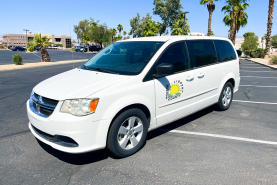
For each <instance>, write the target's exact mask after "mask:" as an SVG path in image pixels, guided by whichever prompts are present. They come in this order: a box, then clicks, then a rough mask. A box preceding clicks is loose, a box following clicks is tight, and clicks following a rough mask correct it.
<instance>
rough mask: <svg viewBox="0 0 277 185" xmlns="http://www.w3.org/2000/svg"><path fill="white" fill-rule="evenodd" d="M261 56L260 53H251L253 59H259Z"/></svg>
mask: <svg viewBox="0 0 277 185" xmlns="http://www.w3.org/2000/svg"><path fill="white" fill-rule="evenodd" d="M259 56H260V53H259V52H258V51H252V52H251V53H250V57H252V58H259Z"/></svg>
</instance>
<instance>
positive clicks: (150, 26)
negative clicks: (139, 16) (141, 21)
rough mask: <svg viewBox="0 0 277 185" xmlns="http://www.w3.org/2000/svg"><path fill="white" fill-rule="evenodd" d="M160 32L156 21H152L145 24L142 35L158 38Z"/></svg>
mask: <svg viewBox="0 0 277 185" xmlns="http://www.w3.org/2000/svg"><path fill="white" fill-rule="evenodd" d="M158 32H159V29H158V27H157V23H156V21H153V20H152V19H150V20H149V21H147V22H146V23H145V25H144V27H143V32H142V35H143V36H144V37H148V36H157V33H158Z"/></svg>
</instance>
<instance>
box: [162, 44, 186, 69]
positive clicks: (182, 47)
mask: <svg viewBox="0 0 277 185" xmlns="http://www.w3.org/2000/svg"><path fill="white" fill-rule="evenodd" d="M162 63H168V64H172V65H173V66H174V68H175V72H179V71H184V70H187V69H189V68H190V65H189V58H188V53H187V48H186V43H185V42H179V43H176V44H173V45H171V46H169V48H167V49H166V50H165V52H164V53H163V54H162V56H161V57H160V58H159V60H158V62H157V66H158V65H159V64H162Z"/></svg>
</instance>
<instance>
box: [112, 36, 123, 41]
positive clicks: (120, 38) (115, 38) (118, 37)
mask: <svg viewBox="0 0 277 185" xmlns="http://www.w3.org/2000/svg"><path fill="white" fill-rule="evenodd" d="M119 40H122V36H121V35H117V36H116V37H114V42H116V41H119Z"/></svg>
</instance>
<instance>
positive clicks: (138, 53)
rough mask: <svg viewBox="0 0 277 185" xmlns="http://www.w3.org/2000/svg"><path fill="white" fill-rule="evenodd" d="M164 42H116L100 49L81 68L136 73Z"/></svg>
mask: <svg viewBox="0 0 277 185" xmlns="http://www.w3.org/2000/svg"><path fill="white" fill-rule="evenodd" d="M163 43H164V42H150V41H148V42H147V41H133V42H117V43H113V44H111V45H109V46H108V47H106V48H105V49H103V50H101V51H100V52H99V53H98V54H97V55H95V56H94V57H92V58H91V59H90V60H89V61H88V62H87V63H85V64H84V65H83V66H82V69H88V70H90V69H91V70H94V69H98V70H102V71H103V72H105V71H110V72H113V73H117V74H122V75H137V74H139V73H140V72H141V71H142V70H143V69H144V67H145V66H146V65H147V64H148V62H149V61H150V59H151V58H152V57H153V55H154V54H155V53H156V52H157V51H158V49H159V48H160V47H161V46H162V45H163Z"/></svg>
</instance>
